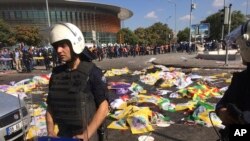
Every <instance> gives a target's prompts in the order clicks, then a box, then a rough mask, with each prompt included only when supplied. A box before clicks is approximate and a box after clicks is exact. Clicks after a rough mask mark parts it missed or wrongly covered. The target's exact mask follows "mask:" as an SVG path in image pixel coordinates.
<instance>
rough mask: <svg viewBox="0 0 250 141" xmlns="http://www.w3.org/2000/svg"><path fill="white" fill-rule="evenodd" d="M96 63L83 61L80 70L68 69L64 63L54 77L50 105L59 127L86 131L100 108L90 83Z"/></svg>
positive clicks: (49, 96)
mask: <svg viewBox="0 0 250 141" xmlns="http://www.w3.org/2000/svg"><path fill="white" fill-rule="evenodd" d="M93 66H94V64H93V63H91V62H81V63H80V65H79V66H78V68H77V69H76V70H72V71H68V70H67V66H66V65H62V66H59V67H57V68H55V69H54V70H53V73H52V76H51V83H50V88H49V95H48V98H49V103H48V104H49V106H50V108H51V113H52V115H53V119H54V122H55V123H57V124H58V125H59V127H60V126H61V125H63V126H66V127H71V130H75V131H71V132H73V133H80V132H82V131H83V130H84V129H85V128H86V127H87V124H88V123H89V122H90V120H91V119H92V118H93V116H94V113H95V111H96V104H95V101H94V96H93V94H92V93H91V90H90V88H89V85H87V84H88V83H87V82H88V79H89V74H90V71H91V69H92V68H93ZM72 127H73V128H72Z"/></svg>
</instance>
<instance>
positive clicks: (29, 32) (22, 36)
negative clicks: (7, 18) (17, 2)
mask: <svg viewBox="0 0 250 141" xmlns="http://www.w3.org/2000/svg"><path fill="white" fill-rule="evenodd" d="M15 31H16V39H17V40H18V41H19V42H24V43H25V44H27V45H29V46H32V45H33V46H38V45H39V44H40V43H41V41H42V36H41V34H40V33H39V28H37V27H30V26H26V25H18V26H16V27H15Z"/></svg>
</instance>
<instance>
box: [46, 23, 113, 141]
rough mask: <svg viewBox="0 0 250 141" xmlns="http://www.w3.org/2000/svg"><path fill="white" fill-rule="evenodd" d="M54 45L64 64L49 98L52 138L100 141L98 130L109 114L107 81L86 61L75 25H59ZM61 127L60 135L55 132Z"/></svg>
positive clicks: (52, 35) (56, 72)
mask: <svg viewBox="0 0 250 141" xmlns="http://www.w3.org/2000/svg"><path fill="white" fill-rule="evenodd" d="M49 38H50V43H51V45H52V46H53V47H54V49H55V51H56V53H57V56H58V58H59V59H60V60H61V61H62V62H64V64H63V65H61V66H58V67H55V68H54V69H53V71H52V75H51V79H50V83H49V93H48V99H47V104H48V107H47V112H46V123H47V130H48V135H49V136H54V137H56V136H58V137H69V138H77V139H82V140H84V141H87V140H90V141H98V135H97V129H98V128H99V126H100V125H101V124H102V123H103V121H104V120H105V118H106V115H107V113H108V97H107V94H106V93H105V92H106V82H105V78H104V76H103V74H102V70H101V69H99V68H98V67H97V66H96V65H95V64H94V63H92V62H90V61H86V60H84V59H83V58H85V59H86V58H87V57H86V56H88V55H87V54H85V50H86V48H85V45H84V44H85V42H84V37H83V35H82V32H81V31H80V29H79V28H78V27H76V26H75V25H73V24H71V23H59V24H56V25H54V26H53V28H52V29H51V32H50V36H49ZM56 124H57V125H58V128H59V133H58V134H56V133H55V132H54V126H55V125H56Z"/></svg>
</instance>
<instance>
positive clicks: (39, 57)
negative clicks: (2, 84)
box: [0, 44, 57, 73]
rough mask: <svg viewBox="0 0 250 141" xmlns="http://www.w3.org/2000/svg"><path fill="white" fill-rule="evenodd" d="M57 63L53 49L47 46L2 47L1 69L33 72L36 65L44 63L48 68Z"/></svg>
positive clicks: (0, 50)
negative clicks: (11, 48) (12, 48)
mask: <svg viewBox="0 0 250 141" xmlns="http://www.w3.org/2000/svg"><path fill="white" fill-rule="evenodd" d="M56 64H57V57H56V56H55V53H54V54H53V50H52V49H51V50H50V49H46V48H35V47H28V48H27V47H24V46H23V45H22V44H21V45H20V46H19V47H17V48H15V49H14V50H10V49H8V48H4V49H0V71H5V70H16V71H17V72H27V73H29V72H31V71H32V70H33V69H34V66H35V65H44V66H45V67H46V70H50V68H51V67H52V66H53V65H54V66H55V65H56Z"/></svg>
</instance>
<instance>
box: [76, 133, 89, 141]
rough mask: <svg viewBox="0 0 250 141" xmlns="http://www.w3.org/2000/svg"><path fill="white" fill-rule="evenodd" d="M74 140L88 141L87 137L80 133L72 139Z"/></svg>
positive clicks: (85, 134)
mask: <svg viewBox="0 0 250 141" xmlns="http://www.w3.org/2000/svg"><path fill="white" fill-rule="evenodd" d="M73 138H74V139H80V140H82V141H87V140H88V135H87V133H86V132H84V133H82V134H79V135H75V136H74V137H73Z"/></svg>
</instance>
